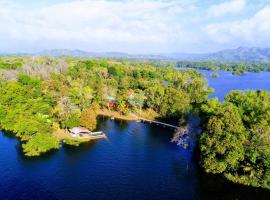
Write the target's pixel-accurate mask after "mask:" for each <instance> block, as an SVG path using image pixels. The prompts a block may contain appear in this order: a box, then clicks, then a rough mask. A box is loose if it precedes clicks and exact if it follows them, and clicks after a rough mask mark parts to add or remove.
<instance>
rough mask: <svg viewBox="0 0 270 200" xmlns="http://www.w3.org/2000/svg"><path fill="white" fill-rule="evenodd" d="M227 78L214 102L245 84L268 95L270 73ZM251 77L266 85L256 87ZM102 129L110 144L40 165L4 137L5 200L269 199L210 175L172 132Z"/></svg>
mask: <svg viewBox="0 0 270 200" xmlns="http://www.w3.org/2000/svg"><path fill="white" fill-rule="evenodd" d="M220 75H221V77H220V78H217V79H210V86H211V87H215V88H216V93H215V95H217V96H219V97H221V98H222V97H223V96H224V93H225V91H227V90H229V89H230V88H233V89H244V88H242V87H244V86H243V80H245V81H246V83H249V84H250V85H247V87H249V88H255V89H261V88H264V89H269V80H268V77H270V76H269V74H268V73H266V74H264V75H262V74H250V75H248V76H231V75H230V74H227V73H226V72H224V73H220ZM230 77H231V78H230ZM248 77H249V78H248ZM251 77H253V78H254V77H256V79H255V80H259V82H258V83H257V82H256V81H255V82H256V83H257V84H254V83H253V82H252V80H250V78H251ZM259 77H261V78H259ZM235 79H238V80H239V82H237V81H236V80H235ZM267 81H268V84H266V83H267ZM232 83H234V84H235V85H234V86H233V85H232ZM265 84H266V85H265ZM218 87H219V88H221V89H220V90H218ZM267 87H268V88H267ZM98 129H99V130H103V131H104V132H105V133H106V134H107V136H108V140H101V141H98V142H96V143H88V144H85V145H82V146H80V147H78V148H77V147H63V148H61V149H60V150H59V151H55V152H51V153H49V154H47V155H45V156H42V157H39V158H35V159H29V158H25V157H24V156H23V155H22V153H21V149H20V145H19V143H18V140H17V139H16V138H14V137H12V136H10V135H8V134H3V133H0V180H1V181H0V199H1V200H2V199H16V200H17V199H27V200H28V199H78V200H79V199H117V200H118V199H120V200H121V199H142V200H143V199H162V200H163V199H182V200H189V199H190V200H199V199H203V200H204V199H205V200H214V199H218V200H220V199H221V200H222V199H224V200H232V199H238V200H239V199H243V200H247V199H258V200H259V199H269V197H270V191H267V190H262V189H254V188H250V187H245V186H239V185H234V184H231V183H230V182H228V181H226V180H225V179H223V178H222V177H217V176H210V175H206V174H204V173H203V172H202V171H201V170H200V169H199V168H198V166H197V164H196V163H197V159H196V158H195V156H193V153H192V151H191V150H190V149H186V150H185V149H182V148H181V147H179V146H177V145H175V144H173V143H171V142H170V140H171V137H172V135H173V131H172V130H170V129H165V128H162V127H159V126H155V125H149V124H143V123H136V122H129V123H126V122H120V121H111V120H107V119H103V120H101V122H100V123H99V127H98Z"/></svg>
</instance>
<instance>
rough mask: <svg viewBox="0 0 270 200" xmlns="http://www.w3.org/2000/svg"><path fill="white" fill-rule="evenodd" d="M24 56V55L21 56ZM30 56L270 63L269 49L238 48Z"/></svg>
mask: <svg viewBox="0 0 270 200" xmlns="http://www.w3.org/2000/svg"><path fill="white" fill-rule="evenodd" d="M21 55H25V54H21ZM30 55H48V56H75V57H96V58H126V59H161V60H191V61H224V62H257V61H259V62H270V48H256V47H252V48H248V47H239V48H236V49H227V50H222V51H218V52H215V53H208V54H184V53H167V54H165V53H164V54H128V53H122V52H88V51H82V50H68V49H53V50H45V51H42V52H39V53H33V54H30Z"/></svg>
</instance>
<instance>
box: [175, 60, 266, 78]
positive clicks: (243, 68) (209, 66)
mask: <svg viewBox="0 0 270 200" xmlns="http://www.w3.org/2000/svg"><path fill="white" fill-rule="evenodd" d="M176 66H177V67H178V68H194V69H204V70H221V71H230V72H232V73H233V74H234V75H243V74H244V73H245V72H260V71H270V63H266V62H246V63H240V62H220V61H178V62H176Z"/></svg>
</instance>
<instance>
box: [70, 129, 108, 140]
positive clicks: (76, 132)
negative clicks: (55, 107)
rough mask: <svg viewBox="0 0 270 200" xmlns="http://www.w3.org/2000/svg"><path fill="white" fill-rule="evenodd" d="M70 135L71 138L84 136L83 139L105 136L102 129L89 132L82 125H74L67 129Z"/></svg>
mask: <svg viewBox="0 0 270 200" xmlns="http://www.w3.org/2000/svg"><path fill="white" fill-rule="evenodd" d="M69 131H70V133H71V136H72V137H73V138H84V139H101V138H106V135H105V133H103V132H102V131H97V132H91V131H90V130H88V129H87V128H84V127H74V128H72V129H69Z"/></svg>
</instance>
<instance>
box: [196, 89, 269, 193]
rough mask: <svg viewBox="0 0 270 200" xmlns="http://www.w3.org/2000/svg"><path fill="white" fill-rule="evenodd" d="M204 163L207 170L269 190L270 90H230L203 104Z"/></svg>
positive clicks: (202, 141) (201, 148) (202, 159)
mask: <svg viewBox="0 0 270 200" xmlns="http://www.w3.org/2000/svg"><path fill="white" fill-rule="evenodd" d="M202 112H203V115H202V116H203V123H202V124H203V133H202V135H201V137H200V151H201V164H202V166H203V167H204V168H205V170H206V172H210V173H214V174H223V175H224V176H225V177H226V178H227V179H229V180H231V181H233V182H237V183H241V184H245V185H251V186H255V187H264V188H268V189H270V93H269V92H268V91H244V92H243V91H231V92H230V93H229V94H228V95H227V96H226V98H225V101H224V102H222V103H220V102H218V100H217V99H211V100H209V101H208V102H207V103H206V104H205V105H203V106H202Z"/></svg>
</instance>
